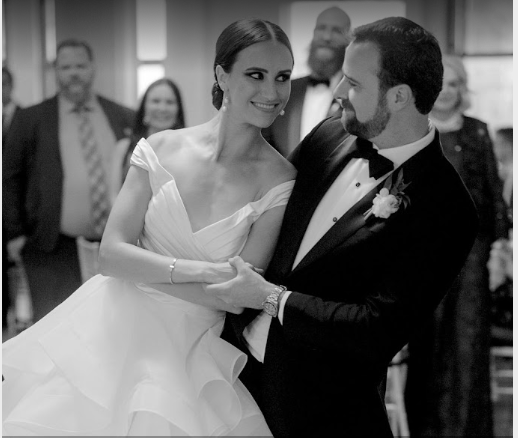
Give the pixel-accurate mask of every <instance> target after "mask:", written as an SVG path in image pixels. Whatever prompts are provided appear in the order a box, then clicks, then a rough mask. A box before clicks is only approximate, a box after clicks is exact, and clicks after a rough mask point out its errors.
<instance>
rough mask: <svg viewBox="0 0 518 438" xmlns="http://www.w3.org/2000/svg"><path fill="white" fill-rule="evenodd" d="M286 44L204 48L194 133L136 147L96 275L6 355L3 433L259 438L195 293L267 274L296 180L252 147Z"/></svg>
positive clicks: (268, 115)
mask: <svg viewBox="0 0 518 438" xmlns="http://www.w3.org/2000/svg"><path fill="white" fill-rule="evenodd" d="M292 68H293V54H292V51H291V46H290V43H289V40H288V38H287V36H286V34H285V33H284V32H283V31H282V30H281V29H280V28H279V27H278V26H277V25H275V24H273V23H270V22H268V21H264V20H258V19H249V20H240V21H237V22H235V23H232V24H231V25H230V26H228V27H227V28H226V29H225V30H224V31H223V32H222V34H221V35H220V36H219V38H218V41H217V44H216V58H215V62H214V74H215V78H216V83H215V84H214V87H213V104H214V106H215V107H216V108H217V109H218V110H219V111H218V114H217V115H216V116H215V117H214V118H213V119H212V120H210V121H209V122H208V123H205V124H203V125H199V126H195V127H192V128H186V129H181V130H168V131H163V132H160V133H157V134H154V135H152V136H151V137H149V138H148V139H147V140H145V139H141V140H140V141H139V142H138V144H137V146H136V147H135V151H134V153H133V156H132V158H131V168H130V170H129V173H128V176H127V179H126V181H125V183H124V186H123V187H122V190H121V192H120V194H119V196H118V198H117V200H116V202H115V205H114V207H113V209H112V212H111V215H110V218H109V220H108V223H107V226H106V230H105V233H104V236H103V240H102V242H101V248H100V256H99V262H100V266H101V272H102V275H97V276H95V277H93V278H92V279H91V280H89V281H88V282H86V283H85V284H84V285H83V286H81V287H80V288H79V289H78V290H77V291H76V292H75V293H74V294H73V295H72V296H71V297H70V298H68V299H67V300H66V301H65V302H63V303H62V304H61V305H60V306H58V307H57V308H56V309H54V310H53V311H52V312H51V313H49V314H48V315H47V316H46V317H45V318H43V319H42V320H40V321H39V322H37V323H36V324H35V325H34V326H32V327H30V328H29V329H27V330H26V331H24V332H22V333H21V334H19V335H18V336H16V337H15V338H13V339H11V340H9V341H7V342H6V343H4V344H3V375H4V378H5V381H4V382H3V384H2V385H3V388H2V389H3V430H2V432H3V435H40V436H41V435H66V436H74V435H75V436H85V435H105V436H106V435H140V436H151V435H166V436H172V435H198V436H199V435H271V432H270V431H269V429H268V426H267V424H266V422H265V420H264V417H263V416H262V414H261V412H260V411H259V408H258V406H257V404H256V403H255V402H254V400H253V398H252V396H251V395H250V393H249V392H248V391H247V390H246V388H245V387H244V386H243V385H242V384H241V382H240V381H239V380H238V376H239V373H240V372H241V370H242V369H243V367H244V365H245V362H246V356H245V355H244V354H243V353H241V352H240V351H239V350H237V349H235V348H234V347H233V346H231V345H230V344H228V343H227V342H225V341H223V340H222V339H220V337H219V335H220V334H221V331H222V328H223V323H224V318H225V311H227V312H234V313H240V312H241V311H242V309H238V308H234V307H232V306H230V305H228V304H226V303H225V302H223V301H220V300H219V299H217V298H215V297H212V296H209V295H207V294H205V293H204V289H203V285H204V284H206V283H219V282H223V281H226V280H229V279H231V278H233V276H234V275H235V272H234V269H233V268H232V267H231V266H230V265H229V263H228V262H227V260H228V259H229V258H230V257H232V256H234V255H237V254H240V255H241V257H242V258H243V259H244V260H246V261H247V262H248V263H249V264H251V265H253V266H254V267H255V268H256V269H258V270H259V269H265V268H266V266H267V264H268V262H269V260H270V257H271V255H272V252H273V248H274V246H275V243H276V240H277V236H278V232H279V229H280V224H281V220H282V216H283V214H284V208H285V205H286V203H287V201H288V197H289V195H290V193H291V190H292V188H293V183H294V182H293V180H294V178H295V170H294V168H293V167H292V166H291V164H289V163H288V162H287V161H286V160H285V159H284V158H283V157H282V156H281V155H280V154H279V153H278V152H277V151H275V150H274V149H273V148H272V147H271V146H270V145H269V144H268V143H267V142H266V141H265V140H264V139H263V137H262V136H261V128H265V127H267V126H269V125H270V124H271V123H272V122H273V121H274V119H275V118H276V117H277V116H278V115H279V114H280V113H281V112H282V109H283V107H284V106H285V105H286V103H287V101H288V98H289V94H290V80H289V79H290V74H291V70H292Z"/></svg>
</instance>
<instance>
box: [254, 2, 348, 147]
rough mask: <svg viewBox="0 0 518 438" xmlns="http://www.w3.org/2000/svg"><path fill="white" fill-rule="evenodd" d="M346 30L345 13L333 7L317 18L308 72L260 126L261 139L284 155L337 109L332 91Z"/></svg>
mask: <svg viewBox="0 0 518 438" xmlns="http://www.w3.org/2000/svg"><path fill="white" fill-rule="evenodd" d="M350 31H351V19H350V18H349V15H347V13H346V12H345V11H343V10H342V9H340V8H338V7H336V6H333V7H331V8H328V9H326V10H324V11H323V12H321V13H320V15H319V16H318V17H317V21H316V24H315V28H314V30H313V39H312V40H311V45H310V48H309V57H308V66H309V68H310V71H311V73H310V75H309V76H304V77H302V78H298V79H294V80H293V81H291V95H290V100H289V101H288V104H287V105H286V107H285V108H284V112H285V114H284V116H283V117H278V118H277V120H275V121H274V122H273V124H272V125H271V126H270V127H268V128H266V129H263V135H264V138H265V139H266V140H267V141H268V142H269V143H270V144H271V145H272V146H274V147H275V148H276V149H277V150H278V151H279V152H280V153H281V154H282V155H284V156H285V157H287V156H288V155H289V154H290V153H291V152H292V151H293V149H295V147H296V146H297V145H298V144H299V143H300V141H301V140H302V139H303V138H304V137H305V136H306V135H307V134H308V133H309V132H310V131H311V130H312V129H313V127H314V126H315V125H317V124H318V123H319V122H320V121H322V120H323V119H324V118H326V117H327V116H328V115H330V114H332V113H333V112H335V111H336V110H338V109H339V105H338V103H337V102H335V101H334V100H333V91H334V89H335V88H336V86H337V85H338V83H339V82H340V80H341V79H342V77H343V72H342V66H343V63H344V57H345V49H346V47H347V45H348V44H349V42H350Z"/></svg>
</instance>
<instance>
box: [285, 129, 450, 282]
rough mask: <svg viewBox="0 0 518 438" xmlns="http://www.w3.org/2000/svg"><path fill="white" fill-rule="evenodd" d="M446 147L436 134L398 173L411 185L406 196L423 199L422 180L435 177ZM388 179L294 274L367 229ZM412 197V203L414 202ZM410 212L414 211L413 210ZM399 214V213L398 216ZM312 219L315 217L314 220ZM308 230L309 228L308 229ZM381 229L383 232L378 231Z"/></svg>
mask: <svg viewBox="0 0 518 438" xmlns="http://www.w3.org/2000/svg"><path fill="white" fill-rule="evenodd" d="M443 156H444V155H443V153H442V147H441V144H440V141H439V133H438V132H437V131H436V132H435V137H434V140H433V141H432V143H431V144H430V145H429V146H427V147H425V148H424V149H423V150H421V151H420V152H418V153H417V154H415V155H414V156H413V157H411V158H410V159H409V160H408V161H406V162H405V163H403V165H402V166H401V167H400V168H398V169H396V170H395V172H394V173H396V172H400V171H403V178H404V181H405V182H406V183H409V182H410V183H411V185H410V186H409V187H408V189H407V190H405V192H407V193H408V194H412V196H419V190H418V187H419V184H420V180H423V179H427V178H431V177H433V171H434V169H435V168H436V167H437V163H438V160H440V159H441V158H442V157H443ZM385 180H386V178H384V179H383V180H381V181H380V182H379V184H378V185H377V186H376V187H375V188H374V189H372V190H371V191H370V192H369V193H368V194H367V195H366V196H364V197H363V198H362V199H360V200H359V201H358V202H357V203H356V204H355V205H353V206H352V207H351V209H349V211H347V212H346V213H345V214H344V215H343V216H342V217H341V218H340V219H339V220H338V221H337V222H336V224H335V225H333V226H332V227H331V229H330V230H329V231H328V232H327V233H326V234H325V235H324V236H323V237H322V238H321V239H320V240H319V241H318V242H317V243H316V244H315V246H314V247H313V248H312V249H311V250H310V251H309V252H308V253H307V254H306V256H305V257H304V258H303V259H302V260H301V261H300V263H299V264H298V265H297V266H296V267H295V269H294V270H293V273H295V272H297V271H299V270H300V269H303V268H304V267H306V266H308V265H309V264H310V263H314V262H315V261H316V260H318V259H319V258H320V257H322V256H324V255H325V254H327V253H329V251H331V250H332V249H333V248H335V247H336V246H338V245H340V244H341V243H342V242H344V241H345V240H347V239H348V238H349V237H350V236H352V235H353V234H354V233H355V232H356V231H358V230H359V229H360V228H361V227H363V226H365V225H367V222H366V221H365V218H364V213H365V212H366V211H367V210H369V208H371V206H372V201H373V199H374V198H375V196H376V194H377V193H378V192H379V191H380V190H381V188H382V187H383V184H384V183H385ZM326 190H327V189H326ZM412 196H410V199H412ZM409 208H412V207H411V206H410V207H409ZM398 214H399V213H398ZM310 218H311V217H310ZM306 227H307V225H306ZM378 229H379V228H378Z"/></svg>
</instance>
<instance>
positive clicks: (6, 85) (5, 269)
mask: <svg viewBox="0 0 518 438" xmlns="http://www.w3.org/2000/svg"><path fill="white" fill-rule="evenodd" d="M13 87H14V79H13V74H12V73H11V71H10V70H9V69H8V68H7V67H2V156H3V152H4V150H5V139H6V136H7V133H8V132H9V128H10V126H11V122H12V121H13V118H14V116H15V115H16V113H17V112H18V110H19V109H20V106H19V105H18V103H17V102H16V101H15V100H14V99H13V97H12V94H13ZM2 232H3V235H4V238H3V239H2V328H3V329H6V328H7V313H8V311H9V307H10V306H11V299H12V298H14V296H13V295H14V293H15V291H13V290H11V288H10V287H9V275H8V273H9V269H10V268H11V267H12V265H13V263H12V261H11V260H9V257H8V255H7V244H6V240H5V226H4V219H3V218H2Z"/></svg>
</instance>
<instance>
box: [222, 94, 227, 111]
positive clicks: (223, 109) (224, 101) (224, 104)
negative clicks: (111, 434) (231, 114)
mask: <svg viewBox="0 0 518 438" xmlns="http://www.w3.org/2000/svg"><path fill="white" fill-rule="evenodd" d="M227 109H228V97H227V96H225V98H224V99H223V107H222V108H221V110H222V111H223V112H225V111H226V110H227Z"/></svg>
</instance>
